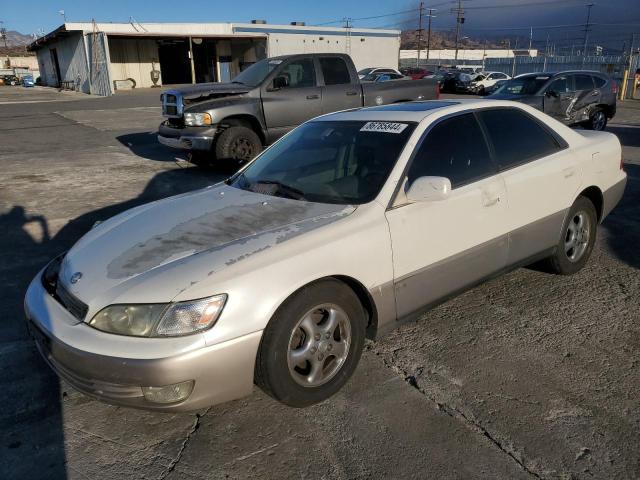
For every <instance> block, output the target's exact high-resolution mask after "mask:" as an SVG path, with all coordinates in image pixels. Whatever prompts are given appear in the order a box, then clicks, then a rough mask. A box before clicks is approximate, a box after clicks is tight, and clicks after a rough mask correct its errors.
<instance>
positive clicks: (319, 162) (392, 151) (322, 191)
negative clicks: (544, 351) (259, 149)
mask: <svg viewBox="0 0 640 480" xmlns="http://www.w3.org/2000/svg"><path fill="white" fill-rule="evenodd" d="M414 129H415V123H412V122H374V121H371V122H365V121H317V122H309V123H306V124H303V125H301V126H300V127H298V128H296V129H295V130H294V131H292V132H291V133H290V134H288V135H287V136H285V137H284V138H282V139H281V140H280V141H278V142H276V143H275V144H274V145H273V146H272V147H271V148H269V149H268V150H266V151H265V152H264V153H263V154H262V155H260V156H259V157H257V158H256V159H255V160H254V161H253V162H252V163H251V164H250V165H249V166H248V167H247V168H246V169H245V170H243V171H241V172H240V173H238V174H236V175H235V176H234V177H231V179H229V182H228V183H229V184H230V185H232V186H234V187H236V188H241V189H243V190H249V191H253V192H257V193H262V194H266V195H274V196H281V197H287V198H293V199H296V200H306V201H309V202H320V203H334V204H343V205H357V204H362V203H367V202H370V201H371V200H373V199H374V198H375V197H376V195H378V193H379V192H380V189H381V188H382V186H383V185H384V182H385V181H386V180H387V177H388V176H389V173H390V172H391V169H392V168H393V166H394V165H395V163H396V161H397V159H398V157H399V155H400V152H401V151H402V149H403V148H404V146H405V144H406V143H407V140H408V139H409V136H410V135H411V133H412V132H413V130H414Z"/></svg>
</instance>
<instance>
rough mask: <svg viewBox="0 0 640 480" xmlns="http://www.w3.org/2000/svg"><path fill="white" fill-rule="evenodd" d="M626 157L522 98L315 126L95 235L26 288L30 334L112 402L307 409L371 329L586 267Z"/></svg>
mask: <svg viewBox="0 0 640 480" xmlns="http://www.w3.org/2000/svg"><path fill="white" fill-rule="evenodd" d="M408 83H412V82H408ZM595 155H597V157H598V158H597V162H594V160H593V158H594V156H595ZM620 159H621V147H620V142H619V141H618V139H617V137H616V136H615V135H613V134H609V133H604V132H591V131H576V130H571V129H570V128H568V127H566V126H564V125H562V124H561V123H560V122H557V121H555V120H554V119H552V118H550V117H548V116H547V115H545V114H544V113H542V112H539V111H537V110H535V109H533V108H531V107H529V106H527V105H524V104H518V103H514V102H503V101H490V100H475V101H467V102H455V101H431V102H408V103H402V104H395V105H386V106H377V107H372V108H364V109H354V110H349V111H343V112H339V113H334V114H331V115H325V116H321V117H318V118H316V119H314V120H312V121H310V122H307V123H305V124H304V125H302V126H300V127H299V128H297V129H296V130H294V131H293V132H291V133H290V134H289V135H287V136H286V137H284V138H282V139H281V140H280V141H278V142H277V143H275V144H274V145H273V146H271V147H270V148H269V149H267V150H266V151H265V152H263V153H262V154H261V155H260V156H258V157H257V158H256V159H255V160H253V161H252V162H251V163H250V164H248V166H246V167H245V168H244V169H242V170H241V171H239V172H238V173H237V174H235V175H234V176H232V177H231V178H229V179H228V180H227V181H225V182H221V183H219V184H217V185H213V186H211V187H208V188H205V189H202V190H198V191H194V192H189V193H186V194H182V195H178V196H175V197H171V198H167V199H164V200H159V201H155V202H152V203H149V204H146V205H141V206H138V207H136V208H134V209H132V210H129V211H126V212H124V213H121V214H119V215H117V216H115V217H113V218H112V219H110V220H106V221H104V222H102V223H99V224H98V225H97V226H94V228H93V229H92V230H91V231H89V232H88V233H87V234H86V235H85V236H84V237H83V238H81V239H80V240H79V241H78V242H77V243H76V244H75V245H74V246H73V247H72V248H71V249H70V250H69V251H68V252H67V253H66V254H63V255H61V256H60V257H58V258H56V259H55V260H53V261H52V262H51V263H49V265H48V266H46V267H45V268H44V269H43V270H42V271H40V272H39V273H38V274H37V275H36V277H35V278H34V280H33V281H32V282H31V284H30V286H29V288H28V291H27V293H26V298H25V310H26V316H27V320H28V322H27V324H28V326H29V330H30V331H31V332H32V335H33V336H34V337H35V339H36V344H37V346H38V349H39V350H40V352H41V353H42V355H43V356H44V358H45V360H46V361H47V362H48V363H49V364H50V365H51V367H53V369H54V370H55V371H56V372H57V373H58V374H59V375H60V376H61V377H62V378H64V379H65V380H66V381H67V382H68V383H69V384H70V385H71V386H73V387H75V388H76V389H78V390H80V391H81V392H84V393H86V394H88V395H90V396H92V397H96V398H98V399H100V400H103V401H106V402H109V403H114V404H119V405H125V406H132V407H139V408H147V409H155V410H161V411H186V410H196V409H200V408H203V407H206V406H208V405H212V404H216V403H221V402H225V401H228V400H232V399H236V398H239V397H243V396H246V395H248V394H250V393H251V391H252V388H253V385H254V382H255V383H256V384H257V385H258V386H259V387H261V388H262V389H263V390H264V391H265V392H267V393H268V394H269V395H271V396H273V397H274V398H276V399H277V400H279V401H281V402H283V403H286V404H288V405H291V406H295V407H303V406H307V405H311V404H314V403H316V402H320V401H322V400H324V399H326V398H328V397H330V396H331V395H333V394H334V393H336V392H337V391H338V390H339V389H340V388H341V387H342V386H343V385H344V384H345V382H347V380H348V379H349V377H350V376H351V374H352V373H353V371H354V370H355V368H356V365H357V364H358V361H359V358H360V354H361V352H362V349H363V346H364V341H365V338H367V337H368V338H377V337H379V336H380V335H382V334H383V333H384V332H386V331H388V330H389V329H391V328H394V327H395V326H396V325H398V324H399V323H401V322H403V321H406V320H411V319H415V318H419V317H420V316H422V315H424V312H425V311H427V310H428V309H429V308H431V307H432V306H433V305H436V304H437V303H439V302H442V301H444V300H445V299H447V298H449V297H450V296H451V295H453V294H455V293H458V292H462V291H464V290H465V289H468V288H471V287H473V286H475V285H477V284H478V283H480V282H481V281H483V280H485V279H487V278H491V277H493V276H495V275H497V274H499V273H501V272H506V271H508V270H511V269H515V268H517V267H518V266H522V265H527V264H530V263H532V262H539V261H543V262H545V265H546V266H547V268H549V269H550V270H551V271H554V272H556V273H560V274H572V273H575V272H578V271H579V270H581V269H582V267H583V266H584V265H585V264H586V262H587V260H588V258H589V256H590V254H591V251H592V249H593V246H594V242H595V238H596V232H597V228H598V224H599V223H600V222H601V221H602V220H603V219H604V218H605V217H606V216H607V214H608V213H609V212H610V211H611V210H612V209H613V208H614V207H615V205H616V204H617V203H618V201H619V200H620V198H621V196H622V195H623V192H624V188H625V183H626V175H625V173H624V171H623V170H622V165H621V162H620ZM541 300H542V299H541Z"/></svg>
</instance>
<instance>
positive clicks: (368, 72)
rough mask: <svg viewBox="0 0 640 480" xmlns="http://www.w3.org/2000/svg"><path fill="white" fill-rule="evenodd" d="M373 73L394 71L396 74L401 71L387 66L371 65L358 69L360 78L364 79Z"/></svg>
mask: <svg viewBox="0 0 640 480" xmlns="http://www.w3.org/2000/svg"><path fill="white" fill-rule="evenodd" d="M372 73H392V74H396V75H400V72H399V71H398V70H396V69H395V68H387V67H370V68H363V69H362V70H360V71H358V78H359V79H360V80H362V79H363V78H364V77H365V76H367V75H371V74H372Z"/></svg>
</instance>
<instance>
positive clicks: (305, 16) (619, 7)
mask: <svg viewBox="0 0 640 480" xmlns="http://www.w3.org/2000/svg"><path fill="white" fill-rule="evenodd" d="M456 3H457V0H452V1H444V0H431V1H425V2H424V6H425V7H426V8H429V7H431V8H435V9H436V10H435V11H434V12H433V13H434V14H435V17H434V18H433V19H432V20H433V28H434V30H441V31H450V30H452V29H453V28H454V26H455V14H454V13H452V12H451V10H452V8H454V7H456ZM587 3H593V4H594V5H593V7H592V9H591V19H590V23H592V24H593V25H592V26H591V28H590V30H591V31H590V33H589V37H590V44H591V43H593V44H594V45H596V44H605V45H607V46H609V47H614V46H617V48H618V49H621V48H622V46H623V45H625V44H626V45H627V48H628V44H629V41H630V37H631V34H632V33H637V34H638V35H637V36H636V38H637V42H638V44H639V45H640V0H463V1H462V5H463V7H464V9H465V23H464V24H463V25H462V35H468V36H470V37H472V38H486V37H490V38H500V37H507V36H510V37H512V38H513V37H515V36H518V37H522V38H520V39H519V41H520V42H526V43H528V38H529V36H530V27H534V28H533V44H534V46H535V47H538V48H540V47H542V48H546V45H547V35H548V36H549V43H550V44H554V45H555V46H556V47H557V48H565V49H569V48H571V47H573V46H576V45H577V46H579V45H580V44H582V40H583V38H584V24H585V23H586V17H587V7H586V4H587ZM1 4H2V6H0V21H4V26H5V27H6V28H7V29H8V30H17V31H19V32H21V33H24V34H31V33H34V32H38V31H44V32H45V33H47V32H49V31H51V30H53V29H54V28H56V27H58V26H59V25H60V24H62V22H63V17H62V15H60V14H59V13H58V11H59V10H64V11H65V14H66V18H67V21H70V22H72V21H89V20H91V19H92V18H95V19H96V21H98V22H127V21H129V18H130V17H132V18H133V19H134V20H135V21H137V22H245V21H250V20H251V19H265V20H267V22H269V23H289V22H291V21H306V22H307V25H316V24H328V25H330V26H341V25H342V22H341V20H342V19H343V18H345V17H349V18H352V19H353V25H354V26H355V27H386V28H400V29H412V28H413V29H415V28H418V11H419V10H418V6H419V1H417V0H394V1H390V0H367V1H366V2H365V1H363V0H298V1H290V0H241V1H228V0H224V1H223V0H209V1H206V0H185V1H181V2H178V1H176V0H155V1H153V2H152V1H143V0H129V1H127V0H102V1H96V0H82V1H79V0H27V1H15V0H2V1H1ZM527 46H528V45H527Z"/></svg>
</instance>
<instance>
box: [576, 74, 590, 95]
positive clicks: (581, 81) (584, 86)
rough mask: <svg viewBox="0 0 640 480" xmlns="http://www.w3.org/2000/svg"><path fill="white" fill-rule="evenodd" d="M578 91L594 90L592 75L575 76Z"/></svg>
mask: <svg viewBox="0 0 640 480" xmlns="http://www.w3.org/2000/svg"><path fill="white" fill-rule="evenodd" d="M575 82H576V90H577V91H580V90H593V80H592V79H591V76H590V75H584V74H578V75H576V76H575Z"/></svg>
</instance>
